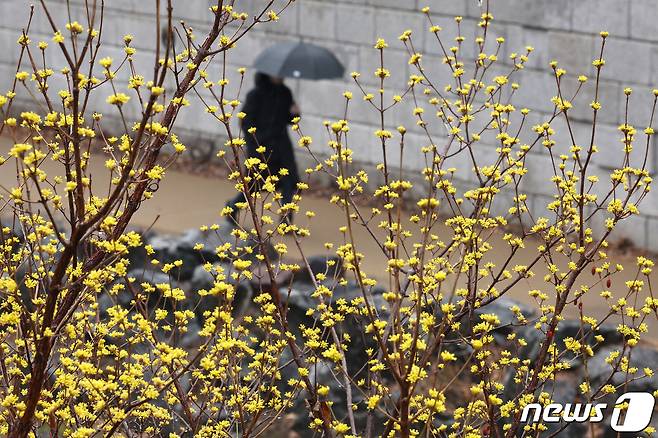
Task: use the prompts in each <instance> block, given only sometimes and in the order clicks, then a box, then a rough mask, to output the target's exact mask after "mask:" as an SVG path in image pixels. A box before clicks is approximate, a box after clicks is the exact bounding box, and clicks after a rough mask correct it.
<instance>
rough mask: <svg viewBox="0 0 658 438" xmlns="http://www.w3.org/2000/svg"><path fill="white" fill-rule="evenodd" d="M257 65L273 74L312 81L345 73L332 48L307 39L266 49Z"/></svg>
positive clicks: (261, 70) (263, 70)
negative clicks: (306, 41)
mask: <svg viewBox="0 0 658 438" xmlns="http://www.w3.org/2000/svg"><path fill="white" fill-rule="evenodd" d="M254 68H255V69H256V70H258V71H260V72H263V73H267V74H268V75H271V76H278V77H286V78H296V79H313V80H318V79H333V78H340V77H342V76H343V73H344V72H345V67H343V65H342V64H341V63H340V61H338V59H336V57H335V56H334V54H333V53H331V52H330V51H329V50H327V49H325V48H324V47H320V46H316V45H314V44H310V43H304V42H285V43H279V44H275V45H273V46H271V47H269V48H267V49H265V50H264V51H263V52H261V54H260V55H258V57H257V58H256V61H255V62H254Z"/></svg>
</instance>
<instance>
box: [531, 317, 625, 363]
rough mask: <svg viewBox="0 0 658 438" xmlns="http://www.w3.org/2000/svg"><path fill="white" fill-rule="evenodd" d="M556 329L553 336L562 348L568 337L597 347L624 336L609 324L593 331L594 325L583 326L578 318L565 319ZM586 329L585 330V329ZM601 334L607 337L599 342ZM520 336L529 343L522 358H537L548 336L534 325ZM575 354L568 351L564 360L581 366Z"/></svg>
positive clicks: (614, 341)
mask: <svg viewBox="0 0 658 438" xmlns="http://www.w3.org/2000/svg"><path fill="white" fill-rule="evenodd" d="M557 327H558V328H557V330H556V331H555V335H554V337H553V340H554V342H555V343H556V344H557V345H558V347H559V348H560V350H564V340H565V339H567V338H574V339H578V340H579V341H581V342H584V343H587V344H588V345H590V346H591V347H592V348H594V349H597V348H601V347H602V346H605V345H610V344H614V343H617V342H620V341H621V340H622V336H621V335H620V334H619V332H618V331H617V329H616V328H615V327H614V326H612V325H609V324H604V325H602V326H600V327H599V328H598V329H597V330H596V331H592V327H591V326H590V325H589V324H585V325H584V326H581V323H580V321H576V320H564V321H560V322H559V323H558V326H557ZM583 329H584V330H583ZM597 335H601V336H603V337H604V338H605V340H604V341H603V343H601V344H598V343H597V341H596V340H595V339H594V338H595V336H597ZM519 336H520V337H522V338H524V339H525V340H526V342H527V344H528V345H526V347H525V348H523V349H522V350H521V352H520V357H521V358H522V359H530V360H535V359H536V358H537V355H538V354H539V350H540V349H541V345H542V343H543V341H544V339H545V338H546V335H544V334H543V333H541V332H540V331H538V330H537V329H535V328H534V326H526V327H525V328H524V329H523V330H522V331H521V332H520V333H519ZM574 359H575V355H574V354H573V353H570V352H567V353H565V354H563V356H562V360H568V361H571V362H572V366H576V367H577V366H580V365H581V364H582V360H581V359H580V358H579V359H578V360H575V361H574Z"/></svg>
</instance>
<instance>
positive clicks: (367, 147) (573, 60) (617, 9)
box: [0, 0, 658, 251]
mask: <svg viewBox="0 0 658 438" xmlns="http://www.w3.org/2000/svg"><path fill="white" fill-rule="evenodd" d="M211 3H212V2H210V1H209V0H175V1H174V14H175V15H176V17H177V19H178V20H183V21H185V23H186V24H188V25H190V26H192V27H193V28H195V29H196V30H198V33H199V35H202V34H203V31H204V29H207V27H208V25H209V20H210V17H211V14H210V13H209V12H208V7H209V6H210V4H211ZM46 4H47V5H48V6H49V8H50V10H51V12H52V14H53V18H54V20H55V21H56V22H57V23H66V22H67V21H68V18H67V14H68V13H69V12H70V14H71V17H72V18H73V19H79V20H80V22H81V23H82V22H83V20H82V17H83V14H84V9H83V2H82V1H81V0H75V1H71V7H70V11H68V12H67V8H66V3H65V2H63V1H59V0H48V1H46ZM266 4H267V3H266V2H265V1H263V0H238V1H236V2H235V10H238V11H243V10H244V11H247V12H249V13H252V12H254V11H256V10H259V9H260V8H262V7H264V6H265V5H266ZM281 4H282V3H275V6H274V7H273V9H276V6H279V5H281ZM423 6H429V7H430V8H431V18H432V20H433V21H434V23H435V24H438V25H440V26H442V27H443V31H442V33H441V34H442V38H443V39H444V44H446V45H447V46H448V47H449V46H450V45H454V44H456V43H455V42H454V37H455V36H456V35H457V24H456V23H455V21H454V17H455V16H457V15H458V16H463V17H464V19H463V21H462V22H461V25H460V30H461V34H462V35H463V36H464V37H465V38H466V41H465V42H464V45H463V48H462V51H461V55H460V56H462V57H463V58H464V59H465V60H468V59H472V58H473V56H474V52H475V43H474V38H475V35H476V32H477V31H478V30H479V29H478V27H477V23H478V21H479V17H480V14H481V13H482V11H481V7H480V5H479V2H478V0H432V1H425V0H340V1H339V0H332V1H311V0H302V1H297V2H295V3H293V4H292V5H291V6H290V7H289V8H288V9H287V10H286V11H285V12H284V13H282V14H281V18H280V20H279V22H277V23H270V24H266V25H261V26H257V27H256V28H255V29H254V30H253V31H251V32H249V33H248V35H247V36H245V37H244V38H243V39H242V40H240V41H239V43H238V48H237V50H233V51H230V52H229V54H228V59H227V61H228V65H229V68H228V72H227V74H228V76H229V77H230V78H231V79H232V80H233V83H232V85H234V88H233V90H236V91H237V82H236V81H237V80H238V78H239V75H238V73H237V69H238V68H239V67H243V66H246V67H250V66H251V64H252V62H253V61H254V59H255V57H256V56H257V55H258V54H259V53H260V52H261V51H262V50H264V49H266V48H267V47H269V46H270V45H272V44H274V43H277V42H281V41H300V40H302V41H304V42H311V43H315V44H318V45H321V46H323V47H326V48H328V49H330V50H331V51H332V52H333V53H334V54H335V55H336V56H337V57H338V59H339V60H340V61H341V62H342V63H343V65H344V66H345V69H346V74H345V75H344V78H343V79H342V80H327V81H317V82H315V81H305V80H290V79H288V80H287V82H286V83H287V85H288V86H289V87H290V88H291V89H292V91H293V93H294V95H295V97H296V99H297V102H298V103H299V106H300V107H301V110H302V113H303V122H302V128H303V130H304V133H305V134H308V135H312V136H313V137H314V138H315V141H314V144H313V148H314V150H315V151H317V153H318V154H319V156H322V155H323V154H325V153H326V152H327V148H326V145H325V141H324V140H325V139H326V138H327V137H326V133H325V128H324V127H323V125H322V122H323V120H326V119H339V118H342V117H343V111H344V98H343V97H342V93H343V92H344V91H346V90H350V91H352V92H353V93H354V95H355V97H356V98H355V99H354V100H353V101H352V103H351V104H350V105H351V109H350V113H349V119H350V123H351V131H350V142H351V147H352V149H354V151H355V159H356V160H358V161H359V162H360V164H361V165H363V166H365V167H366V168H368V167H369V166H371V167H372V166H373V165H374V164H375V163H376V162H378V161H380V160H381V152H380V150H379V146H378V142H377V140H376V139H375V137H374V136H373V132H374V130H375V129H377V123H378V117H379V115H378V113H377V112H376V111H373V110H372V109H371V108H369V107H368V105H367V103H365V102H364V101H363V100H362V99H361V98H360V91H359V90H358V88H357V87H356V86H355V85H354V82H353V81H352V79H351V78H350V74H349V73H350V72H352V71H358V72H360V73H361V74H362V76H361V81H362V83H363V84H365V85H366V86H367V87H370V88H369V91H372V90H374V89H376V88H375V87H376V83H377V80H378V79H377V78H376V77H375V76H374V74H373V72H374V70H375V69H376V68H377V67H378V64H379V57H378V52H377V51H376V50H374V49H373V44H374V42H375V40H376V39H377V38H380V37H381V38H385V39H386V41H387V42H388V44H389V48H388V49H387V50H386V52H385V65H386V67H387V68H388V69H389V70H390V71H391V77H390V78H389V79H388V80H387V81H386V83H387V89H389V90H390V93H389V95H390V96H392V95H393V94H398V93H402V92H403V91H404V89H405V88H406V82H407V79H408V76H409V74H410V73H414V72H415V71H414V70H415V67H413V66H409V65H408V62H407V61H408V58H409V55H408V53H407V51H406V50H405V47H404V45H403V43H402V42H401V41H399V40H398V38H397V37H398V35H400V33H402V32H403V31H404V30H406V29H410V30H412V31H413V34H412V41H413V45H414V47H415V48H416V49H417V50H418V51H420V52H422V53H424V56H423V65H424V66H425V69H426V70H427V72H428V74H429V75H430V76H431V77H432V78H433V80H434V81H435V83H438V84H448V83H451V81H452V76H451V74H450V71H449V69H448V67H447V66H446V65H444V64H443V63H442V57H443V55H442V54H441V51H440V47H439V45H438V43H437V41H436V38H435V37H434V35H432V34H430V33H429V32H428V28H429V23H428V21H427V18H426V17H425V16H424V15H423V14H422V13H421V12H420V8H422V7H423ZM154 9H155V7H154V2H152V1H143V0H111V1H107V2H106V3H105V22H104V27H103V40H104V45H105V46H104V47H105V48H104V50H103V52H102V55H103V56H112V57H113V58H114V59H115V60H120V59H122V58H123V51H122V47H123V42H122V38H123V35H125V34H133V35H134V37H135V38H134V42H133V46H135V47H136V48H137V49H138V52H137V54H136V55H135V56H134V59H135V63H136V65H138V66H139V67H140V69H141V71H142V72H143V74H145V76H147V78H148V75H149V74H150V72H151V67H150V66H151V65H152V62H153V49H154V46H155V39H156V37H157V36H156V35H154V29H155V28H156V22H155V16H154ZM0 11H1V12H2V13H1V14H0V44H1V46H2V48H3V50H2V52H0V89H2V90H7V89H9V88H10V87H11V84H12V82H13V79H14V74H15V72H16V62H17V56H18V53H19V50H18V46H17V45H16V40H17V37H18V36H19V35H20V31H21V29H22V28H24V27H25V25H26V23H27V20H28V11H29V2H27V1H26V0H0ZM491 12H492V13H493V15H494V18H495V19H494V24H493V27H492V29H493V31H494V34H493V35H492V34H490V35H489V36H488V40H489V44H490V45H489V46H488V48H487V50H488V52H492V51H494V50H495V45H496V44H495V39H496V38H497V37H503V38H505V39H506V42H505V43H504V44H503V46H502V48H501V50H500V52H499V54H498V57H499V60H500V66H499V67H497V70H495V71H492V72H491V74H492V75H498V74H506V73H508V72H509V71H510V69H511V66H512V64H511V60H510V59H509V55H510V54H511V53H513V52H516V53H524V52H525V46H527V45H531V46H533V47H534V48H535V50H534V52H533V53H532V54H531V56H530V60H529V61H528V64H527V67H526V68H525V70H524V71H521V72H517V73H515V74H514V75H513V76H512V79H513V80H514V81H516V82H518V83H519V84H520V85H521V88H520V89H519V90H518V91H517V93H516V96H515V97H514V100H513V102H514V104H515V106H516V107H517V108H522V107H527V108H529V109H531V110H532V112H531V113H530V115H529V116H528V120H527V122H526V123H525V125H524V129H523V131H522V133H521V137H522V142H531V141H532V138H533V134H532V132H531V127H532V125H535V124H537V123H540V122H543V121H545V120H546V119H548V118H549V117H550V113H551V112H552V109H553V105H552V104H551V103H550V99H551V97H553V96H555V95H556V94H557V93H556V87H555V80H554V78H553V77H552V72H551V70H550V68H549V66H548V64H549V62H550V61H551V60H557V61H559V63H560V66H561V67H563V68H565V69H566V70H567V72H568V76H567V78H566V79H565V80H564V86H565V88H566V89H569V90H575V89H576V87H577V85H578V82H577V80H576V78H577V77H578V75H580V74H585V75H587V76H589V77H590V81H589V82H588V83H587V84H586V85H585V86H584V88H583V89H582V90H581V91H580V93H579V96H578V98H577V99H575V101H574V109H573V110H571V114H572V117H573V119H574V120H575V121H576V123H575V124H574V125H573V126H572V128H573V129H574V132H575V134H576V140H577V141H578V142H579V143H580V144H585V143H586V142H588V138H589V137H588V136H589V133H590V122H591V117H592V116H591V110H590V108H589V103H590V102H591V101H592V100H593V99H594V97H593V96H594V81H593V80H592V79H593V74H594V69H593V67H592V64H591V62H592V60H593V59H594V58H596V57H598V52H599V49H600V37H599V35H598V34H599V32H600V31H601V30H606V31H608V32H609V33H610V37H609V38H608V40H607V43H606V55H605V58H607V59H608V62H607V63H606V66H605V68H604V69H603V73H602V81H601V85H600V90H599V96H600V97H599V100H600V101H601V102H602V104H603V109H602V110H601V111H600V113H599V123H600V125H599V131H598V134H597V141H596V143H597V144H598V146H599V149H600V153H599V154H598V155H597V157H596V159H595V163H594V164H595V166H594V168H593V172H594V173H595V174H599V175H601V177H602V178H607V175H608V174H609V171H610V169H611V168H613V167H614V166H615V165H617V163H618V162H619V158H620V157H621V143H620V142H619V139H620V138H621V133H620V132H619V131H618V130H617V127H618V125H619V124H621V123H623V122H624V120H625V117H626V111H625V108H624V102H625V96H624V93H623V89H624V87H628V86H630V87H633V89H634V93H633V95H632V99H631V107H630V109H629V111H628V120H629V123H631V124H633V125H634V126H636V127H637V128H638V131H639V130H640V129H644V127H646V125H647V124H648V122H649V116H650V111H651V103H652V101H653V95H652V94H651V90H652V88H653V86H654V84H655V83H657V82H658V32H656V24H655V23H657V22H658V3H656V2H655V0H578V1H575V0H533V1H527V0H495V1H492V2H491ZM30 36H31V38H32V40H33V41H37V40H40V39H43V40H45V41H49V42H50V41H51V38H52V32H50V26H49V25H48V23H47V21H46V17H45V16H44V14H43V13H42V11H41V10H40V8H39V7H38V6H37V7H36V8H35V15H34V18H33V23H32V27H31V32H30ZM160 38H162V35H160ZM48 56H52V59H49V62H52V65H53V66H54V67H55V68H59V67H61V66H63V65H64V61H63V59H60V55H59V54H58V53H57V51H56V50H54V48H53V47H52V44H51V48H50V49H49V50H48ZM466 63H467V65H468V62H466ZM219 65H220V64H219V63H217V66H218V67H217V70H216V71H210V72H209V73H210V75H211V76H213V79H217V78H218V77H219V73H220V71H219ZM98 73H99V74H100V71H99V72H98ZM253 73H254V72H253V71H248V72H247V75H246V83H245V84H244V86H243V91H242V94H241V97H244V95H245V92H246V91H248V89H249V88H251V85H252V78H253ZM119 80H123V81H124V82H127V76H125V77H119ZM51 87H53V89H57V82H56V80H53V81H52V82H51ZM18 94H19V96H18V97H19V102H21V101H25V102H26V104H27V102H28V101H27V100H25V99H26V97H28V96H27V95H26V93H24V92H19V93H18ZM97 97H98V99H99V101H98V102H92V106H93V105H98V107H99V108H104V109H106V108H105V102H104V100H103V99H104V97H105V95H104V94H103V93H97ZM190 100H191V103H192V105H191V106H190V107H189V108H188V109H186V110H183V111H182V113H181V115H180V117H179V119H178V121H177V128H178V132H179V133H180V134H181V136H182V137H183V138H184V139H185V141H186V144H187V145H188V149H191V155H192V156H193V157H195V159H196V160H197V161H203V162H207V161H212V160H214V159H216V158H214V157H215V152H216V150H217V149H218V148H221V147H222V145H223V142H224V139H223V137H222V133H223V128H222V127H221V126H220V124H218V123H216V122H215V121H213V119H212V118H211V116H210V115H209V114H206V113H204V112H202V111H200V110H199V108H202V106H201V105H200V102H199V98H198V97H196V96H194V95H191V96H190ZM414 107H415V104H414V103H413V101H412V100H411V99H405V100H403V101H402V102H401V103H400V104H399V105H398V106H396V107H395V108H394V109H393V110H392V111H390V112H387V116H386V122H387V125H388V127H389V129H391V128H394V127H396V126H398V125H400V124H402V125H405V126H406V127H407V129H408V131H409V133H408V134H407V144H408V145H410V147H408V148H406V155H405V163H404V166H403V167H404V170H405V171H406V173H407V174H408V178H410V179H413V178H416V176H415V175H416V174H417V173H418V172H415V171H416V170H419V169H421V168H422V167H424V161H423V159H422V154H421V153H420V152H419V151H420V148H421V147H422V146H424V145H427V144H428V139H427V136H424V135H423V134H422V132H421V131H420V130H419V129H418V127H417V126H416V123H415V119H414V116H413V114H412V110H413V108H414ZM427 107H428V108H427V109H429V105H427ZM193 108H196V110H192V109H193ZM127 109H128V108H127ZM133 111H136V108H133ZM112 120H113V119H112V115H111V114H105V120H104V124H105V126H106V129H109V130H111V129H112V128H111V126H112ZM517 122H518V121H517ZM553 127H554V129H555V130H556V135H555V140H556V142H557V145H556V148H560V149H558V150H567V149H568V147H569V146H570V145H571V140H570V138H569V133H568V131H567V129H565V126H564V122H563V120H562V119H559V120H556V121H555V122H554V123H553ZM443 129H444V128H443V125H442V124H441V123H438V122H437V121H436V120H435V121H434V122H432V123H430V131H431V132H432V133H433V134H434V135H436V136H437V137H435V139H438V140H436V141H437V142H438V141H441V140H442V139H444V138H445V133H444V132H442V130H443ZM640 137H641V136H640V135H638V141H640ZM654 138H655V137H654ZM293 139H294V136H293ZM479 147H480V149H479V152H478V153H479V154H480V156H482V157H485V158H484V159H485V160H486V157H487V156H491V157H493V156H495V147H496V146H495V142H494V141H492V139H486V138H483V141H482V144H481V145H480V146H479ZM638 149H640V148H639V147H638ZM654 150H655V148H654V147H652V154H651V155H652V156H651V157H650V160H651V164H650V166H651V170H652V172H653V171H654V169H655V168H656V166H657V165H658V164H657V162H656V161H657V159H656V154H655V153H654ZM533 154H534V155H533V157H532V159H531V160H528V162H527V166H528V169H529V175H528V177H527V178H526V182H525V186H524V187H522V189H523V190H524V191H526V192H527V193H528V195H529V199H530V200H529V204H530V205H531V209H532V210H533V212H534V213H535V214H537V215H540V214H542V213H544V212H545V211H546V210H545V206H546V204H547V203H548V202H550V200H551V198H550V197H549V196H548V195H549V194H550V193H552V188H551V187H550V185H548V184H546V183H545V181H547V179H549V178H550V173H549V172H550V171H551V167H550V158H549V156H548V154H547V153H546V151H545V150H542V149H538V148H535V149H534V150H533ZM461 155H464V154H460V156H461ZM459 160H462V161H461V162H459V161H456V162H455V165H454V166H455V167H457V168H459V169H460V170H459V171H458V173H457V178H458V183H459V184H461V187H464V188H466V187H469V186H470V185H471V184H472V182H473V181H472V180H471V171H470V170H469V169H470V165H469V163H467V162H465V161H463V158H459ZM298 162H299V167H300V169H302V170H303V168H304V167H305V165H306V164H308V163H310V160H309V157H308V156H306V155H305V154H304V151H302V150H298ZM372 177H373V180H372V184H377V183H378V181H377V180H376V178H375V175H374V174H373V175H372ZM459 184H458V187H460V186H459ZM193 185H194V184H193ZM506 196H508V199H509V198H510V197H511V196H512V194H511V193H509V194H506ZM657 197H658V195H656V194H655V191H654V192H653V193H652V194H650V195H649V197H648V198H647V199H646V200H645V202H644V204H643V205H642V215H641V216H640V217H638V218H633V219H632V220H629V221H623V222H622V223H621V224H620V226H619V231H618V232H617V234H616V236H615V238H616V239H617V240H618V241H619V242H620V243H622V244H623V245H627V244H628V245H630V244H632V245H634V246H635V247H638V248H641V249H648V250H650V251H657V250H658V198H657ZM501 199H502V197H501ZM219 204H221V202H220V201H218V203H217V205H219ZM217 205H213V206H212V211H213V214H215V215H216V213H217V208H216V207H217ZM209 208H210V207H209ZM501 208H503V209H505V210H506V208H507V206H504V205H502V203H501Z"/></svg>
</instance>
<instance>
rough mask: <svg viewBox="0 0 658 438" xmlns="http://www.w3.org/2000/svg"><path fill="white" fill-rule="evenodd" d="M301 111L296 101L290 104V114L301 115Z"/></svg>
mask: <svg viewBox="0 0 658 438" xmlns="http://www.w3.org/2000/svg"><path fill="white" fill-rule="evenodd" d="M301 113H302V112H301V111H300V109H299V105H297V104H296V103H293V104H292V106H291V107H290V114H296V115H298V116H299V115H301Z"/></svg>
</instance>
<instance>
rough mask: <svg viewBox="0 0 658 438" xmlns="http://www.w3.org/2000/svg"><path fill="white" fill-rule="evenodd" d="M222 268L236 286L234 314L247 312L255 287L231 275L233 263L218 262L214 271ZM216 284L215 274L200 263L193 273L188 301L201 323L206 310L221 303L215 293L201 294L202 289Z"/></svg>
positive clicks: (227, 278)
mask: <svg viewBox="0 0 658 438" xmlns="http://www.w3.org/2000/svg"><path fill="white" fill-rule="evenodd" d="M218 269H219V270H222V269H223V272H224V275H225V276H226V280H225V281H226V282H227V283H230V284H233V286H234V287H235V297H234V299H233V314H234V315H242V314H244V313H245V310H246V308H247V307H248V306H249V303H250V301H251V298H252V297H253V288H252V286H251V284H250V283H249V282H248V281H246V280H245V281H240V282H238V283H236V282H235V281H234V280H233V279H232V278H231V276H230V274H231V265H228V264H222V263H216V264H215V265H214V271H215V272H216V271H217V270H218ZM214 284H215V276H214V275H213V273H212V272H208V271H206V269H205V267H204V266H203V265H199V266H197V267H196V269H195V270H194V273H193V274H192V279H191V280H190V285H189V288H188V289H189V291H188V303H189V305H190V307H191V308H192V309H193V311H194V313H195V314H196V317H197V322H198V323H199V325H202V324H203V321H204V320H205V316H204V313H205V312H206V311H212V310H214V309H215V308H216V307H217V306H218V305H220V304H221V298H220V297H216V296H214V295H206V296H201V295H200V294H199V291H200V290H210V289H212V288H213V286H214Z"/></svg>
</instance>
